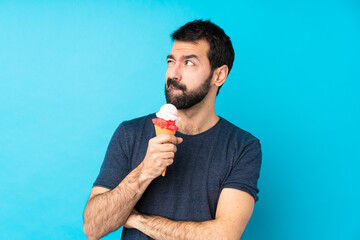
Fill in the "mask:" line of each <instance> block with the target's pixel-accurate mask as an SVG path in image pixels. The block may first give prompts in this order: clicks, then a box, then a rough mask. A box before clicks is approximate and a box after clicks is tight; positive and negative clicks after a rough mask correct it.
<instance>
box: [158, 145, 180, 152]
mask: <svg viewBox="0 0 360 240" xmlns="http://www.w3.org/2000/svg"><path fill="white" fill-rule="evenodd" d="M157 149H158V150H159V152H176V151H177V148H176V146H175V145H174V144H172V143H163V144H158V146H157Z"/></svg>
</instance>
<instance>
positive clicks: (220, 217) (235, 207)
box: [125, 188, 255, 240]
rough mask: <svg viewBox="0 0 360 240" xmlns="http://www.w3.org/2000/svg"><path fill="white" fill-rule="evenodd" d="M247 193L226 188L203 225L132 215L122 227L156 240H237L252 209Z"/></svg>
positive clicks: (252, 205) (201, 223)
mask: <svg viewBox="0 0 360 240" xmlns="http://www.w3.org/2000/svg"><path fill="white" fill-rule="evenodd" d="M254 203H255V201H254V199H253V197H252V196H250V195H249V194H248V193H246V192H243V191H240V190H236V189H230V188H225V189H224V190H223V191H222V192H221V194H220V199H219V203H218V206H217V210H216V217H215V219H214V220H209V221H204V222H192V221H173V220H170V219H167V218H163V217H159V216H147V215H142V214H139V213H137V212H136V211H134V212H132V214H131V215H130V217H129V219H128V220H127V222H126V224H125V227H129V228H136V229H138V230H140V231H141V232H143V233H144V234H146V235H148V236H150V237H152V238H154V239H158V240H162V239H167V240H169V239H170V240H171V239H177V240H178V239H184V240H185V239H199V240H201V239H204V240H205V239H207V240H212V239H214V240H215V239H225V240H228V239H229V240H230V239H233V240H235V239H236V240H238V239H240V237H241V235H242V234H243V232H244V230H245V227H246V225H247V223H248V221H249V219H250V217H251V215H252V212H253V209H254Z"/></svg>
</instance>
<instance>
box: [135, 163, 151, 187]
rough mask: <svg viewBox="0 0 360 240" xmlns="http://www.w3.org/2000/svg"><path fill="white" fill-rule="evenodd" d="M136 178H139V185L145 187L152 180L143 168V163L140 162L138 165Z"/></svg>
mask: <svg viewBox="0 0 360 240" xmlns="http://www.w3.org/2000/svg"><path fill="white" fill-rule="evenodd" d="M138 179H139V186H140V187H142V186H145V187H147V186H148V185H149V184H150V183H151V181H152V180H153V179H152V178H151V177H150V176H149V175H148V174H147V173H146V171H145V170H144V164H143V163H140V165H139V166H138Z"/></svg>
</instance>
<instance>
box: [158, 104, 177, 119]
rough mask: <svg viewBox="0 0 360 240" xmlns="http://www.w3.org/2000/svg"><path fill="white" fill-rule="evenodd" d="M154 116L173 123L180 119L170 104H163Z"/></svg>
mask: <svg viewBox="0 0 360 240" xmlns="http://www.w3.org/2000/svg"><path fill="white" fill-rule="evenodd" d="M156 116H157V117H158V118H162V119H164V120H166V121H169V120H171V121H175V122H178V121H180V117H178V115H177V109H176V107H175V106H174V105H172V104H169V103H168V104H164V105H163V106H162V107H161V108H160V111H159V112H157V113H156Z"/></svg>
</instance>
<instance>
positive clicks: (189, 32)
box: [171, 20, 235, 94]
mask: <svg viewBox="0 0 360 240" xmlns="http://www.w3.org/2000/svg"><path fill="white" fill-rule="evenodd" d="M171 38H172V40H174V41H175V40H178V41H185V42H194V41H197V40H200V39H205V40H206V41H207V42H208V43H209V45H210V49H209V52H208V54H207V55H208V58H209V62H210V66H211V72H213V71H214V70H215V68H218V67H221V66H222V65H227V66H228V68H229V73H230V70H231V68H232V65H233V62H234V57H235V52H234V49H233V46H232V43H231V40H230V37H229V36H227V35H226V34H225V32H224V30H222V29H221V28H220V27H219V26H217V25H216V24H214V23H212V22H210V20H206V21H203V20H194V21H192V22H188V23H186V24H185V25H184V26H182V27H180V28H179V29H178V30H176V31H175V32H173V33H172V34H171ZM220 88H221V86H220V87H219V89H218V92H217V94H218V93H219V90H220Z"/></svg>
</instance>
